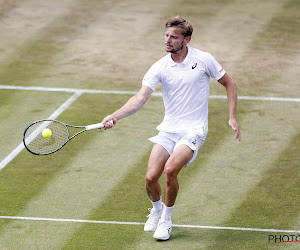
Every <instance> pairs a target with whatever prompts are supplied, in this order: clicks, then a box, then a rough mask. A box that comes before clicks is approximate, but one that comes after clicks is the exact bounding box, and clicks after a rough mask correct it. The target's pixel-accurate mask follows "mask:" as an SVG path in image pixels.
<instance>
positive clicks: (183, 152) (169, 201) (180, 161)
mask: <svg viewBox="0 0 300 250" xmlns="http://www.w3.org/2000/svg"><path fill="white" fill-rule="evenodd" d="M193 153H194V151H193V150H191V149H190V148H189V147H188V146H186V145H180V146H179V147H178V148H177V149H176V150H175V151H174V153H173V154H172V155H171V157H170V158H169V159H168V161H167V162H166V165H165V169H164V176H165V180H166V182H165V186H164V202H165V205H166V206H167V207H172V206H174V204H175V200H176V197H177V193H178V190H179V183H178V179H177V176H178V174H179V172H180V170H181V169H182V167H183V166H184V165H185V164H187V163H188V162H189V161H190V159H191V158H192V156H193Z"/></svg>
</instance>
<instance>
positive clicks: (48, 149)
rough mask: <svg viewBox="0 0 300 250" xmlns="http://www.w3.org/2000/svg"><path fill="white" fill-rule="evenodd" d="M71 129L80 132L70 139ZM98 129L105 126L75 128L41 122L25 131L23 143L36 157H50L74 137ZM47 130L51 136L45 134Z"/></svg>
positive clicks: (31, 125) (50, 122)
mask: <svg viewBox="0 0 300 250" xmlns="http://www.w3.org/2000/svg"><path fill="white" fill-rule="evenodd" d="M111 122H113V121H111ZM69 128H76V129H77V130H80V131H79V132H77V133H76V134H74V135H73V136H71V137H70V130H69ZM97 128H103V124H102V123H96V124H92V125H88V126H73V125H70V124H66V123H63V122H60V121H56V120H39V121H36V122H34V123H32V124H30V125H29V126H28V127H27V128H26V129H25V131H24V134H23V143H24V146H25V148H26V149H27V150H28V151H29V152H30V153H32V154H34V155H49V154H53V153H55V152H57V151H58V150H60V149H62V148H63V147H64V146H65V145H66V144H67V143H68V142H69V141H71V140H72V139H73V138H74V137H76V136H78V135H80V134H82V133H83V132H85V131H88V130H92V129H97ZM45 129H47V131H48V132H49V131H50V134H49V133H48V135H45V134H44V133H43V132H44V131H45Z"/></svg>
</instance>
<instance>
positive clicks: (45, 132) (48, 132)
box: [42, 128, 52, 138]
mask: <svg viewBox="0 0 300 250" xmlns="http://www.w3.org/2000/svg"><path fill="white" fill-rule="evenodd" d="M42 135H43V137H44V138H49V137H51V135H52V131H51V129H49V128H45V129H44V130H43V132H42Z"/></svg>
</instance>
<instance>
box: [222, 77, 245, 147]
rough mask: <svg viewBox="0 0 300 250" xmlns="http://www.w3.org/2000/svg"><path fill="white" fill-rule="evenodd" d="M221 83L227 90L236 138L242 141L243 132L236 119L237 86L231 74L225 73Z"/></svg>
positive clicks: (231, 121) (232, 126) (230, 119)
mask: <svg viewBox="0 0 300 250" xmlns="http://www.w3.org/2000/svg"><path fill="white" fill-rule="evenodd" d="M218 82H219V83H221V84H222V85H223V86H224V87H225V88H226V92H227V98H228V105H229V122H228V123H229V125H230V127H231V128H232V129H233V130H234V131H235V138H236V139H238V140H239V141H241V139H242V137H241V132H240V128H239V125H238V123H237V120H236V107H237V87H236V84H235V82H234V81H233V80H232V79H231V78H230V76H229V75H228V74H227V73H225V75H224V76H223V77H222V78H221V79H219V81H218Z"/></svg>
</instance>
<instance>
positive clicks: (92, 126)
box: [23, 119, 104, 155]
mask: <svg viewBox="0 0 300 250" xmlns="http://www.w3.org/2000/svg"><path fill="white" fill-rule="evenodd" d="M40 122H49V123H51V122H57V123H60V124H62V125H63V126H64V127H65V128H66V130H67V132H68V136H67V138H68V139H67V140H66V141H65V142H64V143H63V144H62V145H61V147H59V148H57V149H56V150H54V151H51V152H49V153H44V154H40V153H36V152H33V151H31V150H30V149H29V148H28V147H27V145H26V144H27V143H26V139H25V135H26V132H27V130H28V129H29V128H30V127H31V126H33V125H34V124H37V123H40ZM40 126H42V124H41V125H40ZM46 127H47V125H46V126H42V127H37V128H36V130H40V132H42V130H43V129H45V128H46ZM68 127H71V128H79V129H80V128H83V130H81V131H79V132H77V133H76V134H74V135H73V136H72V137H70V131H69V128H68ZM103 127H104V126H103V124H102V123H96V124H91V125H88V126H74V125H71V124H67V123H64V122H61V121H57V120H52V119H42V120H38V121H35V122H33V123H31V124H30V125H29V126H27V128H26V129H25V131H24V133H23V144H24V146H25V148H26V149H27V150H28V151H29V152H30V153H32V154H34V155H50V154H53V153H55V152H57V151H58V150H60V149H62V148H63V147H64V146H65V145H66V144H67V143H68V142H69V141H71V140H72V139H73V138H74V137H76V136H77V135H80V134H82V133H83V132H85V131H88V130H92V129H98V128H103ZM32 134H33V132H32V133H31V134H30V135H29V136H28V137H27V139H28V138H29V137H31V136H32V137H33V138H29V139H28V140H29V143H30V142H31V141H33V140H34V139H35V138H36V136H34V135H32ZM37 134H38V133H36V135H37ZM29 143H28V144H29Z"/></svg>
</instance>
